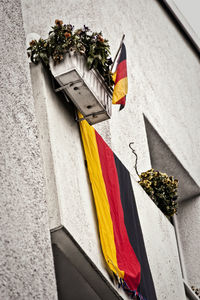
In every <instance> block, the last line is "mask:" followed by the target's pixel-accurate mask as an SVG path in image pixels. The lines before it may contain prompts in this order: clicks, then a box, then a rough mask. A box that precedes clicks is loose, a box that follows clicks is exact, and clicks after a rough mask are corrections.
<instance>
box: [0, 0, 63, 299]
mask: <svg viewBox="0 0 200 300" xmlns="http://www.w3.org/2000/svg"><path fill="white" fill-rule="evenodd" d="M0 19H1V33H0V35H1V36H0V40H1V46H0V61H1V68H0V73H1V77H0V78H1V79H0V85H1V96H0V111H1V116H0V136H1V142H0V186H1V201H0V211H1V212H0V223H1V234H0V253H1V258H0V270H1V271H0V298H1V299H57V293H56V285H55V275H54V266H53V259H52V252H51V246H50V235H49V227H48V214H47V205H46V193H45V185H44V178H43V172H42V167H41V159H40V147H39V143H38V129H37V124H36V118H35V109H34V101H33V96H32V87H31V80H30V72H29V69H28V64H27V56H26V51H25V47H26V43H25V34H24V29H23V26H22V25H23V20H22V14H21V2H20V1H1V9H0Z"/></svg>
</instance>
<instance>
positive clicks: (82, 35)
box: [27, 20, 114, 87]
mask: <svg viewBox="0 0 200 300" xmlns="http://www.w3.org/2000/svg"><path fill="white" fill-rule="evenodd" d="M27 50H28V55H29V57H30V58H31V61H32V62H33V63H35V64H37V63H38V62H40V61H41V62H43V63H44V64H45V65H48V64H49V58H50V57H51V58H52V59H53V60H54V62H55V63H59V62H61V61H62V60H63V59H64V57H65V54H66V53H67V52H69V51H70V50H75V51H76V52H77V53H80V54H81V55H85V57H86V61H87V66H88V68H89V69H92V68H93V69H95V70H97V71H98V72H99V73H100V74H101V75H102V76H103V78H104V80H105V82H106V84H107V85H108V86H109V87H111V86H112V85H113V84H114V82H113V80H112V72H111V71H110V66H111V64H112V59H111V58H110V46H109V44H108V40H106V39H104V38H103V37H102V33H101V32H99V33H97V32H91V31H90V29H89V28H88V27H87V26H85V25H84V27H83V28H81V29H78V30H75V31H74V26H72V25H71V24H68V25H65V24H64V25H63V21H61V20H55V26H53V27H52V30H51V31H50V32H49V36H48V38H47V39H42V38H40V39H39V40H38V41H36V40H33V41H31V42H30V47H29V48H28V49H27Z"/></svg>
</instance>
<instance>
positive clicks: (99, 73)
mask: <svg viewBox="0 0 200 300" xmlns="http://www.w3.org/2000/svg"><path fill="white" fill-rule="evenodd" d="M73 29H74V27H73V26H72V25H71V24H68V25H63V22H62V21H61V20H56V21H55V26H53V27H52V30H51V31H50V32H49V37H48V38H47V39H45V40H44V39H39V40H38V41H36V40H33V41H32V42H31V43H30V47H29V48H28V54H29V56H30V58H31V60H32V62H34V63H36V64H37V63H38V62H40V61H42V63H44V64H45V65H47V66H49V67H50V70H51V73H52V75H53V77H54V78H55V79H56V81H57V82H58V83H59V85H60V88H59V89H57V90H56V91H58V90H63V91H64V92H65V93H66V95H67V96H68V98H70V100H71V101H72V102H73V103H74V105H75V106H76V107H77V109H78V110H79V111H80V112H81V113H82V115H83V116H84V118H85V119H86V120H87V121H88V122H89V123H90V124H95V123H99V122H101V121H104V120H107V119H109V118H110V117H111V98H112V91H111V90H112V89H111V88H112V85H113V83H114V82H113V80H112V72H111V71H110V66H111V64H112V60H111V58H110V57H109V53H110V51H109V48H110V47H109V45H108V41H107V40H105V39H103V37H102V33H101V32H100V33H97V32H92V33H90V30H89V28H88V27H86V26H84V27H83V28H82V29H78V30H76V31H73Z"/></svg>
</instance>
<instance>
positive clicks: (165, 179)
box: [138, 169, 178, 217]
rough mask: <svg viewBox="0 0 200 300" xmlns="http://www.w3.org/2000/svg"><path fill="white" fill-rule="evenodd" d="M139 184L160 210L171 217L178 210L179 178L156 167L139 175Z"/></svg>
mask: <svg viewBox="0 0 200 300" xmlns="http://www.w3.org/2000/svg"><path fill="white" fill-rule="evenodd" d="M139 177H140V181H138V182H139V184H140V185H141V186H142V187H143V189H144V190H145V192H146V193H147V194H148V195H149V197H150V198H151V199H152V200H153V201H154V202H155V204H156V205H157V206H158V207H159V208H160V210H161V211H162V212H163V213H164V214H165V215H166V216H167V217H171V216H173V215H174V214H175V213H176V212H177V197H178V196H177V188H178V180H177V179H174V178H173V176H168V175H167V174H166V173H161V172H158V171H155V170H154V169H151V170H148V171H147V172H144V173H142V174H141V175H139Z"/></svg>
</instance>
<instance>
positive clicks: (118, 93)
mask: <svg viewBox="0 0 200 300" xmlns="http://www.w3.org/2000/svg"><path fill="white" fill-rule="evenodd" d="M127 92H128V79H127V77H125V78H122V79H121V80H119V81H118V82H117V84H116V85H115V87H114V91H113V98H112V103H113V104H115V103H117V102H118V101H119V100H120V99H121V98H123V97H124V96H126V94H127Z"/></svg>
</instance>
